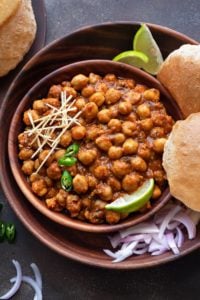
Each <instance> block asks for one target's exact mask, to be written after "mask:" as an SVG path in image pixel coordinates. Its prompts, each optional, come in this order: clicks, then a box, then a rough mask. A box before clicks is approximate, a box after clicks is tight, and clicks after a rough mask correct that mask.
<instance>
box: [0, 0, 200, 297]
mask: <svg viewBox="0 0 200 300" xmlns="http://www.w3.org/2000/svg"><path fill="white" fill-rule="evenodd" d="M33 1H36V0H33ZM45 2H46V9H47V40H46V42H47V43H49V42H51V41H53V40H54V39H57V38H59V37H61V36H63V35H66V34H69V33H70V32H71V31H73V30H75V29H78V28H80V27H81V26H85V25H91V24H97V23H101V22H107V21H144V22H150V23H156V24H161V25H164V26H168V27H171V28H173V29H175V30H178V31H180V32H182V33H185V34H187V35H189V36H191V37H192V38H194V39H197V40H200V33H199V32H200V31H199V28H200V1H199V0H182V1H181V0H167V1H166V0H137V1H136V0H98V1H97V0H82V1H81V0H57V1H56V0H46V1H45ZM0 202H5V198H4V196H3V195H2V194H0ZM3 217H4V218H5V219H10V220H13V221H14V222H15V223H16V224H17V229H18V232H19V234H18V239H17V242H16V244H15V245H12V246H10V245H8V244H7V243H3V244H0V253H1V254H0V294H1V293H3V292H5V291H6V290H7V288H8V287H9V282H8V279H9V278H10V277H11V276H13V274H14V269H13V267H12V265H11V259H12V258H15V259H18V260H19V261H20V262H21V263H22V265H23V270H24V272H25V273H27V274H29V273H30V270H29V264H30V263H31V262H32V261H34V262H36V263H37V264H38V266H39V267H40V270H41V271H42V274H43V279H44V299H48V300H65V299H70V300H71V299H72V300H73V299H80V300H83V299H87V300H93V299H94V300H100V299H105V300H107V299H108V300H109V299H114V300H118V299H126V300H128V299H137V300H140V299H141V300H146V299H148V300H157V299H158V300H160V299H161V300H168V299H169V300H176V299H178V300H179V299H181V300H185V299H191V300H193V299H199V296H198V295H199V294H200V267H199V266H200V254H199V251H196V252H195V253H192V254H191V255H189V256H187V257H185V258H182V259H180V260H178V261H175V262H173V263H170V264H167V265H164V266H160V267H157V268H154V269H147V270H138V271H123V272H120V271H109V270H103V269H102V270H101V269H95V268H91V267H87V266H85V265H82V264H79V263H76V262H73V261H70V260H68V259H65V258H63V257H61V256H59V255H57V254H56V253H54V252H52V251H51V250H49V249H48V248H46V247H45V246H43V245H42V244H41V243H40V242H39V241H37V240H36V239H35V238H34V237H33V236H32V235H31V234H30V233H29V232H28V231H27V230H26V229H25V228H24V226H23V225H22V224H21V223H20V221H18V220H17V219H16V217H15V215H14V213H13V212H12V211H11V209H10V207H9V206H8V204H6V202H5V207H4V212H3ZM32 296H33V292H32V290H31V288H29V287H28V286H26V285H24V288H23V289H22V290H21V292H20V293H18V294H17V295H16V296H15V297H14V298H13V299H20V300H29V299H32Z"/></svg>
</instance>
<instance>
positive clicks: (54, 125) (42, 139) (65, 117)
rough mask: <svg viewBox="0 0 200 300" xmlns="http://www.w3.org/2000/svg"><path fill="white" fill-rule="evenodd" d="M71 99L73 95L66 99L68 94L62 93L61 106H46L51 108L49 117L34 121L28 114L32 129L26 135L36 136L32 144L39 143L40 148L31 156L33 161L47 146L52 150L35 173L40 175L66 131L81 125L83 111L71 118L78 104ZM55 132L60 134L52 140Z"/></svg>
mask: <svg viewBox="0 0 200 300" xmlns="http://www.w3.org/2000/svg"><path fill="white" fill-rule="evenodd" d="M71 99H72V96H71V95H70V96H69V97H68V98H66V92H65V91H64V92H61V106H60V107H54V106H52V105H50V104H48V103H46V106H48V107H49V108H51V112H50V114H48V115H47V116H43V117H41V118H39V119H37V120H33V118H32V115H31V113H30V112H28V117H29V120H30V123H31V127H32V128H29V129H27V130H25V133H27V134H28V136H32V135H34V139H33V140H32V144H33V143H34V142H35V141H37V145H38V148H37V150H36V151H35V152H34V153H33V155H32V156H31V159H33V158H35V157H36V156H37V154H38V153H40V152H41V151H42V150H43V148H44V146H45V145H48V146H49V147H50V148H51V149H50V151H49V153H48V154H47V156H46V157H45V159H44V160H43V161H42V162H41V164H40V165H39V167H38V168H37V170H36V172H35V173H38V172H39V171H40V169H41V168H42V167H43V166H44V164H45V163H46V161H47V160H48V158H49V157H50V156H51V154H52V153H53V152H54V150H55V149H57V147H58V144H59V142H60V138H61V136H62V135H63V134H64V133H65V131H67V130H68V129H69V127H70V126H72V125H74V124H76V125H80V123H79V121H78V117H79V116H80V114H81V113H82V111H79V112H77V113H76V114H75V115H74V116H73V117H71V116H69V112H72V111H74V109H75V108H74V107H73V105H74V103H75V102H76V100H73V101H72V102H71V101H70V100H71ZM55 130H57V131H58V130H59V133H58V134H57V136H56V138H55V139H54V138H52V135H53V133H54V132H55Z"/></svg>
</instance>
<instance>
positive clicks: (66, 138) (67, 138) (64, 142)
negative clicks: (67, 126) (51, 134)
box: [59, 131, 72, 147]
mask: <svg viewBox="0 0 200 300" xmlns="http://www.w3.org/2000/svg"><path fill="white" fill-rule="evenodd" d="M71 142H72V136H71V132H70V131H66V132H65V133H63V135H62V136H61V138H60V142H59V144H60V145H61V146H62V147H67V146H69V145H70V144H71Z"/></svg>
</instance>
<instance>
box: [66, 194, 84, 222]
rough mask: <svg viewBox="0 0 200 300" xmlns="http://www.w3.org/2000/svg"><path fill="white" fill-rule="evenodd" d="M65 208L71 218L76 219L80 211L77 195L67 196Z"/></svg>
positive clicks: (79, 201)
mask: <svg viewBox="0 0 200 300" xmlns="http://www.w3.org/2000/svg"><path fill="white" fill-rule="evenodd" d="M66 208H67V210H68V211H69V213H70V216H71V217H72V218H75V217H77V216H78V215H79V212H80V210H81V199H80V198H79V197H78V196H77V195H68V197H67V200H66Z"/></svg>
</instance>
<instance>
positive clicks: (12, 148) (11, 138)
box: [8, 59, 181, 233]
mask: <svg viewBox="0 0 200 300" xmlns="http://www.w3.org/2000/svg"><path fill="white" fill-rule="evenodd" d="M102 63H103V64H104V63H106V64H107V65H109V66H110V67H113V66H114V67H115V68H117V69H119V72H121V70H126V71H129V73H131V74H133V78H137V80H138V77H139V78H140V77H141V78H142V79H141V81H145V82H148V84H149V85H150V86H152V85H153V87H156V88H158V89H159V90H160V92H161V94H162V95H163V96H164V97H165V98H166V99H167V100H169V101H170V104H171V106H174V107H175V110H176V111H178V112H179V114H180V110H179V108H178V106H177V105H176V103H175V102H174V101H173V99H172V97H171V95H170V94H169V93H168V91H167V90H166V89H165V88H164V87H163V86H162V84H161V83H160V82H159V81H158V80H157V79H156V78H154V77H153V76H151V75H150V74H147V73H146V72H144V71H142V70H140V69H138V68H135V67H132V66H130V65H126V64H124V63H119V62H113V61H110V60H103V59H98V60H97V59H95V60H94V59H93V60H83V61H79V62H75V63H72V64H68V65H66V66H63V67H61V68H58V69H56V70H54V71H53V72H50V73H49V74H48V75H46V76H44V77H43V78H42V79H41V80H39V81H38V82H37V83H36V84H35V85H33V86H32V88H31V89H30V90H29V91H28V92H27V93H26V94H25V95H24V97H23V99H22V100H21V101H20V103H19V105H18V106H17V109H16V111H15V114H14V115H13V118H12V121H11V123H10V128H9V135H8V155H9V161H10V167H11V170H12V173H13V176H14V178H15V180H16V182H17V184H18V186H19V188H20V190H21V191H22V193H23V194H24V195H25V197H26V199H27V200H28V201H29V202H30V203H31V204H32V205H33V206H34V207H35V208H36V209H37V210H39V212H40V213H42V214H43V215H45V216H46V217H48V218H49V219H51V220H52V221H54V222H56V223H58V224H60V225H64V226H67V227H70V228H73V229H76V230H80V231H86V232H93V233H108V232H114V231H118V230H121V229H122V228H123V229H124V228H127V227H130V226H133V225H135V224H137V223H140V222H143V221H145V220H146V219H148V218H149V217H150V216H152V215H153V214H154V213H155V212H156V211H158V210H159V209H160V208H161V207H163V206H164V205H165V204H166V203H167V201H168V200H169V199H170V197H171V196H170V193H169V189H168V188H166V189H165V190H164V192H163V194H162V201H160V202H159V203H157V204H156V205H155V206H154V207H153V209H151V210H150V211H148V212H146V213H144V214H143V215H140V216H139V217H138V218H135V217H132V219H131V217H130V220H129V219H125V220H124V221H122V222H120V223H119V224H115V225H110V224H99V225H95V224H91V223H87V222H83V221H80V220H77V219H72V218H71V217H69V216H67V215H64V214H63V213H57V212H54V211H51V210H49V209H48V208H47V207H46V206H45V205H44V203H43V204H42V203H41V202H40V200H39V198H38V197H37V196H36V195H34V194H33V192H32V191H31V189H30V186H29V184H28V183H27V181H26V180H25V176H24V174H23V173H22V171H21V169H20V168H19V161H18V157H17V153H16V137H15V131H14V130H13V129H15V128H16V127H17V124H18V123H19V122H20V118H19V113H20V115H22V113H23V111H24V106H26V105H27V104H28V103H30V102H31V103H32V101H33V100H32V99H30V98H29V97H30V96H31V94H32V93H33V92H34V91H35V90H36V91H37V89H40V88H41V87H42V86H43V85H44V84H45V83H46V82H48V81H50V80H52V79H55V78H56V76H57V75H59V74H62V73H65V72H71V71H70V70H71V68H72V69H75V70H76V68H77V67H80V66H81V67H84V66H85V65H87V66H88V65H89V66H90V67H91V68H92V67H93V66H94V64H95V65H96V66H97V65H98V66H101V64H102ZM77 72H78V71H77ZM115 72H116V71H113V73H115ZM104 74H105V73H104ZM73 76H74V75H73ZM71 77H72V75H71ZM129 77H130V76H129ZM139 80H140V79H139ZM148 84H147V85H148ZM47 85H49V86H50V83H49V82H48V84H47ZM180 115H181V114H180ZM180 118H181V117H180ZM13 153H14V154H15V155H13Z"/></svg>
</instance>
